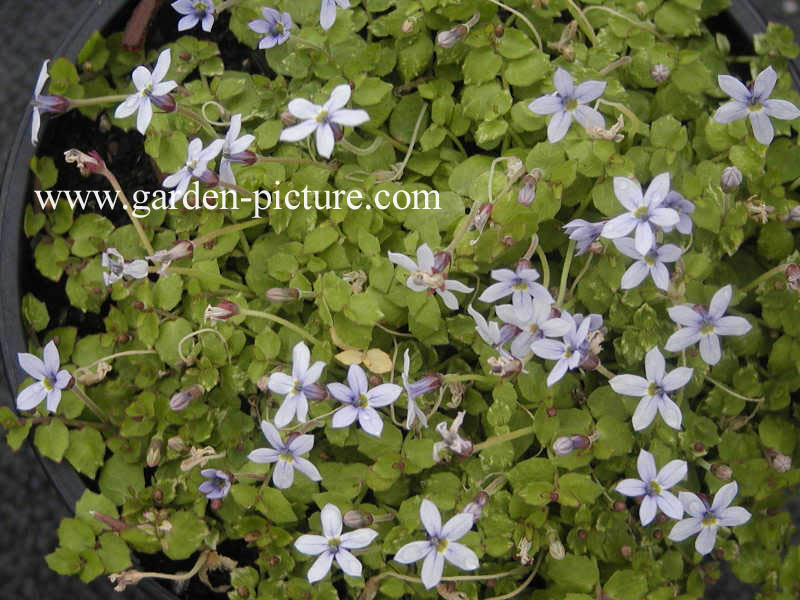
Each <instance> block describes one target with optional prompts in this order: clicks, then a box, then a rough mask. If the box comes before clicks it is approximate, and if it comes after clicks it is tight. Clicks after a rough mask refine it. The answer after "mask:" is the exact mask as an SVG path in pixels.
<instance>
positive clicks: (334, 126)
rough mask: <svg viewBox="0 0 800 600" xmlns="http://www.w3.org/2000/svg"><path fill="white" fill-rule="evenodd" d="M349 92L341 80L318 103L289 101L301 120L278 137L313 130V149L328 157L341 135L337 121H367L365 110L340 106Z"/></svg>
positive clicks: (351, 123) (294, 139)
mask: <svg viewBox="0 0 800 600" xmlns="http://www.w3.org/2000/svg"><path fill="white" fill-rule="evenodd" d="M325 1H326V0H323V3H324V2H325ZM331 1H332V0H331ZM339 1H341V0H339ZM323 6H324V4H323ZM348 6H349V5H348ZM350 93H351V90H350V86H349V85H347V84H342V85H337V86H336V87H335V88H333V92H331V97H330V98H329V99H328V101H327V102H325V104H323V105H322V106H319V105H317V104H313V103H311V102H309V101H308V100H304V99H303V98H295V99H294V100H292V101H291V102H289V112H290V113H291V114H292V115H293V116H295V117H297V118H298V119H301V120H302V122H301V123H298V124H297V125H294V126H292V127H287V128H286V129H284V130H283V131H281V137H280V139H281V141H282V142H297V141H299V140H302V139H305V138H307V137H308V136H309V135H311V134H312V133H314V132H316V142H317V152H319V154H320V156H322V157H324V158H330V156H331V153H332V152H333V145H334V142H335V141H336V140H337V139H339V138H341V135H342V132H341V128H340V127H339V126H340V125H347V126H350V127H355V126H357V125H361V124H362V123H366V122H367V121H369V114H368V113H367V111H365V110H361V109H358V110H352V109H347V108H344V105H345V104H347V102H348V101H349V100H350Z"/></svg>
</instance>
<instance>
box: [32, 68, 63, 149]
mask: <svg viewBox="0 0 800 600" xmlns="http://www.w3.org/2000/svg"><path fill="white" fill-rule="evenodd" d="M49 64H50V61H49V60H46V61H44V62H43V63H42V69H41V71H39V78H38V79H37V80H36V87H35V88H33V119H32V121H31V143H33V145H36V144H37V142H38V141H39V128H40V127H41V124H42V115H41V113H43V112H44V113H55V114H62V113H65V112H67V111H68V110H69V108H70V101H69V100H67V99H66V98H64V97H63V96H45V95H43V94H42V90H43V89H44V85H45V84H46V83H47V78H48V74H47V67H48V65H49Z"/></svg>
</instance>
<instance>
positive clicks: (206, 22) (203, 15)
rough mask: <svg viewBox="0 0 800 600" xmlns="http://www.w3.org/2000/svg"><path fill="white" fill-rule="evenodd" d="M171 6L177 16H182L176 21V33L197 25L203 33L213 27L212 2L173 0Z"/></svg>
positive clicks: (203, 0) (206, 0)
mask: <svg viewBox="0 0 800 600" xmlns="http://www.w3.org/2000/svg"><path fill="white" fill-rule="evenodd" d="M171 6H172V8H174V9H175V10H176V11H177V12H178V14H181V15H184V16H183V17H181V19H180V20H179V21H178V31H186V30H187V29H191V28H192V27H194V26H195V25H197V24H198V23H200V26H201V27H202V29H203V31H211V27H212V26H213V25H214V2H213V0H175V2H173V3H172V4H171Z"/></svg>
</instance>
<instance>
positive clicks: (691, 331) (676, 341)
mask: <svg viewBox="0 0 800 600" xmlns="http://www.w3.org/2000/svg"><path fill="white" fill-rule="evenodd" d="M699 339H700V331H699V330H698V329H697V328H695V327H683V328H681V329H679V330H678V331H676V332H675V333H673V334H672V335H671V336H669V339H668V340H667V343H666V344H664V349H665V350H668V351H669V352H680V351H681V350H683V349H684V348H688V347H689V346H691V345H692V344H696V343H697V341H698V340H699Z"/></svg>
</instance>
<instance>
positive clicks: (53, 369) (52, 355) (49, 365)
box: [42, 340, 61, 377]
mask: <svg viewBox="0 0 800 600" xmlns="http://www.w3.org/2000/svg"><path fill="white" fill-rule="evenodd" d="M42 359H43V360H42V362H44V370H45V373H47V375H48V376H49V377H54V376H55V374H56V373H57V372H58V368H59V367H60V366H61V360H60V358H59V356H58V348H56V343H55V342H54V341H53V340H50V341H49V342H47V344H45V347H44V350H43V351H42Z"/></svg>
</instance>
